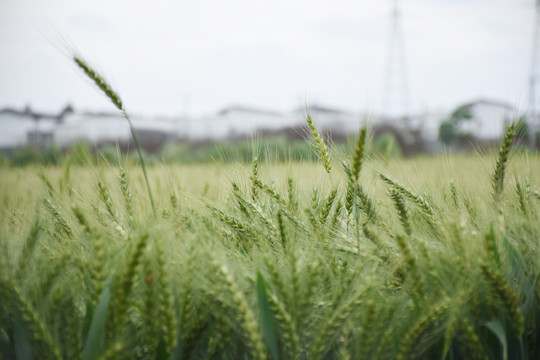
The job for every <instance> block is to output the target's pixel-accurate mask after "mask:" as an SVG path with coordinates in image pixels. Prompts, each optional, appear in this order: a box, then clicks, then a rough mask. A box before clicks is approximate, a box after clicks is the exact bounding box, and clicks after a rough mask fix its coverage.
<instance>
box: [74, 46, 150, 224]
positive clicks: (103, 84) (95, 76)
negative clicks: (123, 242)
mask: <svg viewBox="0 0 540 360" xmlns="http://www.w3.org/2000/svg"><path fill="white" fill-rule="evenodd" d="M73 61H75V63H76V64H77V65H78V66H79V67H80V68H81V70H82V71H83V72H84V73H85V74H86V76H88V77H89V78H90V79H91V80H92V81H93V82H94V83H95V84H96V85H97V86H98V88H100V89H101V91H103V93H104V94H105V95H106V96H107V97H108V98H109V99H110V100H111V101H112V103H113V104H114V106H116V108H117V109H118V110H120V111H121V112H122V116H123V117H124V118H125V119H126V120H127V122H128V124H129V130H130V131H131V136H132V137H133V142H134V143H135V147H136V148H137V153H138V154H139V160H140V161H141V166H142V169H143V173H144V180H145V181H146V188H147V190H148V197H149V198H150V203H151V205H152V211H153V212H154V218H157V213H156V206H155V205H154V197H153V196H152V190H150V183H149V182H148V175H147V173H146V165H145V164H144V159H143V156H142V153H141V147H140V146H139V140H138V139H137V135H136V134H135V128H134V127H133V124H132V123H131V119H130V118H129V116H128V115H127V113H126V110H125V108H124V104H123V103H122V99H120V96H119V95H118V93H117V92H116V91H114V90H113V88H112V87H111V86H110V85H109V83H108V82H107V81H106V80H105V78H104V77H103V76H101V75H100V74H99V73H98V72H97V71H95V70H94V69H92V67H91V66H90V65H88V63H87V62H86V61H85V60H83V59H82V58H80V57H78V56H73Z"/></svg>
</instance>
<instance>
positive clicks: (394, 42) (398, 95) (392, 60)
mask: <svg viewBox="0 0 540 360" xmlns="http://www.w3.org/2000/svg"><path fill="white" fill-rule="evenodd" d="M539 1H540V0H539ZM390 16H391V18H390V34H389V38H388V52H387V57H386V73H385V84H384V94H383V101H384V102H383V106H384V108H383V113H384V114H385V115H387V116H389V117H396V118H397V117H398V116H401V117H402V118H403V119H405V126H408V117H409V84H408V81H407V67H406V61H405V44H404V38H403V23H402V14H401V9H400V6H399V0H393V8H392V12H391V14H390Z"/></svg>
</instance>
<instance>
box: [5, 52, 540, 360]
mask: <svg viewBox="0 0 540 360" xmlns="http://www.w3.org/2000/svg"><path fill="white" fill-rule="evenodd" d="M74 61H75V62H76V63H77V65H78V66H79V67H80V68H81V69H82V70H83V72H84V73H85V74H86V75H87V76H88V77H89V78H90V79H91V80H92V81H93V82H95V84H96V85H97V86H98V88H99V89H100V90H101V91H103V93H104V94H105V95H106V96H107V97H108V98H109V100H111V101H112V102H113V104H114V105H115V106H116V107H117V108H118V110H119V111H121V113H122V114H123V115H124V117H125V118H126V120H127V121H128V122H129V124H130V127H131V129H132V135H133V138H134V141H135V144H136V145H137V139H136V134H135V132H134V131H133V127H132V126H131V121H130V120H129V117H128V115H127V113H126V111H125V109H124V106H123V102H122V101H121V99H120V97H119V96H118V94H117V93H116V92H115V91H114V90H113V89H112V88H111V87H110V86H109V85H108V83H107V82H106V81H105V80H104V79H103V78H102V77H101V76H100V75H99V74H98V73H96V72H95V71H94V70H92V68H91V67H89V66H88V65H87V64H86V63H85V62H84V60H82V59H80V58H78V57H75V58H74ZM307 126H308V128H309V131H310V132H311V135H312V137H313V138H312V139H311V140H309V141H311V142H312V144H313V148H314V151H315V152H316V153H317V154H318V157H319V159H320V164H315V163H311V162H304V163H302V162H285V163H268V162H259V160H258V157H257V154H256V153H254V154H253V163H252V165H251V166H246V165H241V164H237V165H234V164H232V165H231V164H222V163H221V164H220V163H214V164H211V165H186V166H170V165H154V166H152V167H149V168H147V167H146V166H145V163H144V160H143V157H142V155H141V152H140V149H139V147H138V146H137V149H138V155H139V159H140V164H141V166H136V165H133V163H132V162H128V161H126V159H120V161H119V163H118V164H109V163H107V162H106V161H101V162H100V163H98V164H97V165H93V166H75V165H72V162H71V161H69V160H66V161H65V162H64V163H63V164H61V165H60V166H56V167H39V166H30V167H26V168H11V167H7V166H3V167H2V168H1V173H0V196H1V199H2V202H1V206H0V298H1V307H0V346H1V351H0V354H1V356H2V358H4V359H10V360H11V359H83V360H93V359H273V360H276V359H302V360H303V359H452V360H453V359H503V360H506V359H538V358H540V303H539V301H540V254H539V251H540V221H539V211H540V183H539V179H540V155H539V154H537V153H530V152H528V151H527V150H523V149H512V144H513V138H514V135H515V129H514V126H513V125H510V126H509V128H508V129H507V131H506V134H505V136H504V137H503V139H502V140H501V145H500V148H499V149H498V151H494V152H491V153H484V154H480V153H476V154H474V155H440V156H437V157H420V158H415V159H405V160H396V159H385V158H380V157H378V156H377V155H376V154H375V153H374V152H373V151H371V149H370V141H369V131H368V129H367V128H366V127H363V128H362V130H361V131H360V133H359V134H358V136H357V139H356V141H355V146H354V150H353V151H352V153H350V154H348V153H338V152H336V153H333V150H334V149H333V148H332V147H331V146H328V145H327V144H326V143H325V139H324V138H323V137H322V136H321V135H320V133H319V132H318V131H317V128H316V124H315V121H314V120H313V119H311V118H310V116H309V115H308V116H307ZM127 164H130V165H129V166H128V165H127Z"/></svg>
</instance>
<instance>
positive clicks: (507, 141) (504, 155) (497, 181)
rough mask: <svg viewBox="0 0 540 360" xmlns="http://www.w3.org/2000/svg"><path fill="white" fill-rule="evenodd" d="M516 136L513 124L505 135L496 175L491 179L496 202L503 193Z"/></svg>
mask: <svg viewBox="0 0 540 360" xmlns="http://www.w3.org/2000/svg"><path fill="white" fill-rule="evenodd" d="M515 134H516V126H515V124H514V123H511V124H510V125H509V126H508V128H507V129H506V132H505V134H504V138H503V141H502V143H501V149H500V150H499V158H498V159H497V164H496V166H495V173H494V174H493V175H492V177H491V181H492V184H493V198H494V199H495V201H498V200H499V199H500V197H501V194H502V191H503V187H504V174H505V171H506V164H507V162H508V156H509V154H510V149H511V148H512V141H513V140H514V135H515Z"/></svg>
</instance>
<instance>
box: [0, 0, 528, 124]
mask: <svg viewBox="0 0 540 360" xmlns="http://www.w3.org/2000/svg"><path fill="white" fill-rule="evenodd" d="M391 4H392V1H390V0H379V1H374V0H356V1H353V0H309V1H308V0H271V1H270V0H268V1H267V0H264V1H263V0H196V1H195V0H190V1H187V0H153V1H148V0H146V1H138V0H132V1H116V0H86V1H80V0H47V1H43V0H0V107H4V106H13V107H23V106H24V105H25V104H31V106H32V107H33V108H34V109H36V110H43V111H52V112H56V111H59V110H60V109H61V108H62V107H63V106H64V105H65V104H66V103H67V102H70V103H72V104H73V105H74V106H75V107H76V108H80V109H94V110H96V109H103V110H110V109H112V106H111V105H110V104H109V103H108V101H107V100H106V99H105V98H104V97H103V96H102V95H101V94H100V93H99V92H98V91H97V90H96V89H95V88H93V87H92V86H90V85H89V83H88V81H86V80H85V79H84V77H83V76H82V74H80V73H79V71H77V70H76V69H75V67H74V66H73V65H72V64H71V62H70V61H69V59H68V58H67V57H66V56H64V55H63V54H62V53H61V52H60V51H59V50H58V49H57V48H55V46H53V45H51V41H49V40H47V38H51V39H52V40H53V41H52V42H53V43H56V45H58V44H61V41H60V34H61V35H63V36H66V37H68V38H69V39H70V41H71V42H72V43H73V44H75V45H76V47H77V50H78V51H79V52H80V53H81V54H82V55H84V56H85V57H86V58H87V59H88V60H90V62H92V63H93V64H95V65H96V64H97V66H98V68H99V70H101V71H102V72H103V73H104V74H105V75H106V76H107V78H108V79H109V80H110V81H111V82H112V83H113V85H114V87H115V88H116V89H117V90H118V92H119V93H120V96H121V97H122V98H123V100H124V103H125V104H126V107H127V109H128V111H130V112H132V113H145V114H168V115H179V114H183V113H185V112H188V113H189V114H191V115H196V114H200V113H208V112H213V111H216V110H218V109H219V108H221V107H224V106H227V105H230V104H245V105H251V106H257V107H263V108H269V109H275V110H285V111H286V110H290V109H291V108H293V107H296V106H299V105H303V104H305V103H306V100H307V101H308V102H309V103H311V104H313V103H321V104H325V105H328V106H336V107H342V108H345V109H350V110H353V111H359V110H361V109H368V110H372V111H379V110H380V108H381V106H382V97H383V84H384V80H385V77H384V72H385V68H386V65H385V64H386V60H385V59H386V55H387V54H386V53H387V47H388V33H389V27H390V20H389V19H390V9H391ZM402 12H403V25H404V33H403V34H404V37H405V46H406V59H407V69H408V71H407V73H408V79H409V93H410V109H411V110H412V111H424V110H426V109H431V110H433V109H450V108H453V107H454V106H456V105H458V104H459V103H460V102H463V101H468V100H472V99H475V98H478V97H488V98H494V99H497V100H501V101H507V102H510V103H513V104H515V105H518V106H519V107H521V108H525V106H526V102H527V78H528V75H529V69H530V58H531V50H532V33H533V20H534V1H533V0H409V1H407V0H403V1H402Z"/></svg>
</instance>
